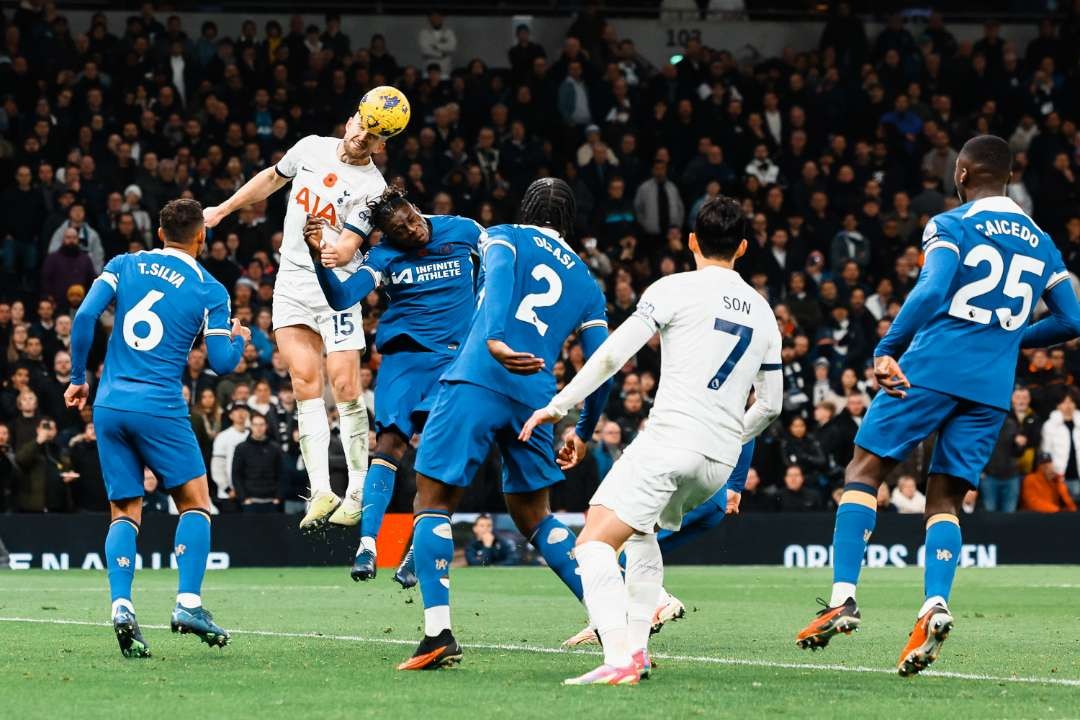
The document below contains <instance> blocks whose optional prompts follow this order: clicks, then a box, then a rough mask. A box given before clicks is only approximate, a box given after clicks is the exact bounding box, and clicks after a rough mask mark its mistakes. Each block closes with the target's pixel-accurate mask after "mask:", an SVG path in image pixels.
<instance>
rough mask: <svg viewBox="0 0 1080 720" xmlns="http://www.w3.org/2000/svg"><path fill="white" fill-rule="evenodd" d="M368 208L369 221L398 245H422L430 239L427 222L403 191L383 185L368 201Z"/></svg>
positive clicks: (429, 226) (404, 246) (405, 246)
mask: <svg viewBox="0 0 1080 720" xmlns="http://www.w3.org/2000/svg"><path fill="white" fill-rule="evenodd" d="M368 210H370V211H371V224H372V225H373V226H374V227H377V228H379V230H380V231H382V234H383V235H384V236H385V237H386V239H387V240H389V241H390V242H391V243H392V244H394V245H397V246H398V247H401V248H406V249H407V248H418V247H423V246H424V245H427V243H428V241H429V240H430V239H431V225H430V224H429V223H428V221H427V220H426V219H425V218H424V216H423V215H421V214H420V212H419V211H418V210H417V209H416V206H414V205H413V204H412V203H411V202H409V201H408V200H407V199H406V198H405V193H403V192H401V191H400V190H398V189H397V188H395V187H393V186H387V188H386V189H385V190H383V193H382V195H380V196H379V197H377V198H375V199H374V200H372V201H371V202H369V203H368Z"/></svg>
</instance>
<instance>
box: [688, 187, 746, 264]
mask: <svg viewBox="0 0 1080 720" xmlns="http://www.w3.org/2000/svg"><path fill="white" fill-rule="evenodd" d="M694 236H695V237H696V238H697V241H698V246H699V247H700V248H701V254H702V255H704V256H705V257H708V258H719V259H721V260H730V259H731V258H732V257H734V256H735V251H736V250H738V249H739V244H740V243H742V241H743V238H745V237H746V216H745V215H743V210H742V206H741V205H740V204H739V203H738V201H736V200H734V199H733V198H729V197H726V196H724V195H719V196H717V197H715V198H713V199H712V200H708V201H706V203H705V204H704V205H702V206H701V210H699V211H698V215H697V218H695V220H694Z"/></svg>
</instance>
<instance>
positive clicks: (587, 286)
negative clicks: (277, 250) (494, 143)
mask: <svg viewBox="0 0 1080 720" xmlns="http://www.w3.org/2000/svg"><path fill="white" fill-rule="evenodd" d="M574 207H575V203H574V195H573V192H572V191H571V189H570V187H569V186H568V185H567V184H566V183H565V182H563V181H562V180H556V179H553V178H542V179H540V180H537V181H535V182H533V183H532V184H531V185H530V186H529V187H528V189H527V190H526V191H525V195H524V197H523V198H522V201H521V211H520V219H521V223H522V224H521V225H496V226H494V227H491V228H489V229H488V230H487V231H486V233H485V234H484V235H482V236H481V243H480V246H481V251H482V253H483V265H484V278H485V279H484V290H483V292H482V293H481V297H482V299H481V301H480V307H479V309H478V310H477V313H476V316H475V317H474V319H473V323H472V326H471V328H470V329H469V334H468V337H467V338H466V340H465V345H464V347H462V349H461V351H460V352H459V353H458V356H457V358H456V359H455V360H454V362H453V364H451V366H450V369H449V370H447V371H446V373H445V374H444V375H443V377H442V380H441V381H440V383H439V390H438V393H437V394H436V397H435V401H434V403H433V405H432V408H431V414H430V416H429V417H428V421H427V424H426V425H425V426H424V441H423V442H422V443H421V444H420V451H419V454H418V456H417V458H416V501H415V505H414V507H415V511H416V512H415V520H414V523H413V551H414V552H415V555H416V574H417V576H418V577H419V579H420V591H421V595H422V596H423V600H424V639H423V640H422V641H421V642H420V646H419V647H418V648H417V650H416V653H415V654H414V655H413V656H412V657H411V658H410V659H409V660H407V661H405V662H403V663H402V664H401V665H399V666H398V668H399V669H401V670H421V669H427V668H434V667H439V666H441V665H446V664H449V663H453V662H457V661H459V660H460V659H461V647H460V646H459V645H458V643H457V641H456V640H455V639H454V635H453V633H452V632H451V630H450V561H451V560H452V559H453V556H454V540H453V535H452V532H451V527H450V514H451V513H452V512H453V511H454V508H455V507H456V506H457V504H458V502H459V501H460V499H461V496H462V494H463V493H464V491H465V487H466V486H467V485H468V484H469V483H470V482H471V481H472V479H473V477H474V476H475V475H476V471H477V469H478V468H479V467H480V464H481V463H482V462H483V461H484V458H486V457H487V455H488V452H489V450H490V449H491V446H492V444H497V445H498V446H499V448H500V450H501V451H502V456H503V464H504V473H503V491H504V492H505V494H506V506H507V509H508V510H509V511H510V515H511V516H512V517H513V518H514V522H515V523H516V524H517V526H518V529H519V530H521V532H522V534H523V535H524V536H525V537H527V538H528V539H529V542H531V543H532V544H533V546H534V547H536V549H537V550H538V551H539V552H540V554H541V555H542V556H543V558H544V560H545V561H546V562H547V564H548V566H550V567H551V569H552V570H554V571H555V572H556V573H557V574H558V575H559V578H560V579H562V581H563V582H564V583H566V585H567V587H569V588H570V590H571V591H572V592H573V593H574V595H575V596H577V597H578V598H579V599H580V598H581V597H582V589H581V578H580V577H579V576H578V574H577V563H576V562H575V561H574V533H573V532H571V531H570V529H569V528H567V527H566V526H565V525H563V524H562V523H561V522H559V521H558V520H557V519H556V518H555V516H554V515H552V514H551V509H550V507H549V504H548V492H549V488H550V487H551V486H552V485H554V484H555V483H557V482H559V481H561V480H562V479H563V474H562V473H561V472H560V471H559V467H558V465H557V464H556V459H555V454H554V452H553V449H552V448H553V446H554V436H553V433H552V431H551V428H544V430H545V432H538V433H536V434H535V435H534V436H533V437H532V438H531V439H530V440H529V441H528V442H522V441H519V440H518V439H517V428H519V427H520V426H521V425H522V423H524V422H525V421H526V420H527V419H528V417H529V414H530V412H531V408H532V407H534V406H535V405H538V404H539V403H541V402H543V401H545V400H546V399H547V398H549V397H551V394H552V393H553V392H554V390H555V377H554V376H553V375H552V373H551V368H552V366H553V365H554V363H555V361H556V359H557V358H558V356H559V352H560V350H561V349H562V346H563V343H564V342H565V341H566V338H567V336H568V335H570V334H571V333H575V332H576V333H578V337H579V339H580V342H581V345H582V349H583V351H584V354H585V356H586V357H588V356H589V355H591V354H592V353H593V351H594V350H595V349H596V348H598V347H599V346H600V344H601V343H602V342H603V341H604V338H606V337H607V319H606V309H605V303H604V296H603V294H601V292H600V289H599V287H598V286H597V284H596V281H595V280H594V279H593V277H592V275H591V274H590V272H589V269H588V267H587V266H586V265H585V264H584V263H583V262H582V261H581V259H580V258H579V257H578V255H577V253H576V252H575V251H574V250H573V248H571V247H570V245H569V244H567V240H566V238H568V237H569V236H570V234H571V233H572V232H573V227H574ZM606 399H607V386H606V385H605V386H603V387H601V388H599V389H598V390H597V391H596V392H594V393H593V394H592V395H591V396H590V397H589V399H588V401H587V402H586V403H585V409H584V411H583V412H582V414H581V418H580V419H579V421H578V424H577V428H576V433H575V436H574V438H573V439H572V440H570V441H568V442H567V443H566V445H565V446H564V447H563V448H562V449H561V450H560V454H559V456H560V463H561V464H571V463H574V462H576V460H577V458H578V457H580V456H581V455H583V454H584V453H585V440H586V439H587V438H590V437H592V432H593V427H594V426H595V425H596V422H597V420H598V419H599V418H600V414H601V411H602V408H603V406H604V402H605V401H606ZM650 610H651V608H650Z"/></svg>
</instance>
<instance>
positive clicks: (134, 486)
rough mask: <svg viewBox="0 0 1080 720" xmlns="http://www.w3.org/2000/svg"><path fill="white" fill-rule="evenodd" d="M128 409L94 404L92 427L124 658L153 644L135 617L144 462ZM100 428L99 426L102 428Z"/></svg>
mask: <svg viewBox="0 0 1080 720" xmlns="http://www.w3.org/2000/svg"><path fill="white" fill-rule="evenodd" d="M128 415H129V413H125V412H123V411H118V410H110V409H108V408H102V407H97V408H94V429H95V430H96V431H97V438H98V457H99V459H100V460H101V474H102V477H103V478H104V479H105V491H106V494H107V495H108V497H109V506H110V515H111V522H110V523H109V530H108V532H107V533H106V535H105V565H106V568H108V577H109V594H110V597H111V600H112V610H111V615H112V619H113V632H114V634H115V635H116V640H117V642H118V643H119V644H120V652H121V654H123V656H124V657H149V656H150V648H149V646H147V644H146V641H145V640H144V639H143V636H142V631H140V630H139V623H138V621H137V620H136V619H135V605H134V603H133V602H132V591H131V588H132V585H133V584H134V582H135V563H136V558H135V555H136V551H137V541H138V536H139V525H140V523H141V522H142V499H143V484H142V477H143V462H142V459H141V458H140V457H139V453H138V450H137V449H136V447H135V443H134V441H133V440H132V438H131V437H129V434H128V423H127V420H128V417H127V416H128ZM98 428H100V429H98Z"/></svg>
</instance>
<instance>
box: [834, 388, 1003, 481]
mask: <svg viewBox="0 0 1080 720" xmlns="http://www.w3.org/2000/svg"><path fill="white" fill-rule="evenodd" d="M1005 415H1006V411H1005V410H1002V409H1001V408H996V407H992V406H990V405H984V404H982V403H977V402H974V401H972V400H964V399H963V398H958V397H956V396H954V395H947V394H945V393H941V392H938V391H936V390H930V389H929V388H924V387H912V388H909V389H908V391H907V397H905V398H898V397H893V396H891V395H888V394H886V393H884V392H880V393H878V394H877V396H876V397H875V398H874V402H872V403H871V404H870V409H869V410H868V411H867V412H866V417H865V418H864V419H863V422H862V426H861V427H860V428H859V432H858V434H857V435H856V436H855V444H856V445H858V446H859V447H861V448H863V449H864V450H869V451H870V452H872V453H874V454H875V455H877V456H879V457H887V458H892V459H893V460H905V459H906V458H907V456H908V454H909V453H910V452H911V451H912V450H913V449H914V448H915V446H916V445H918V444H919V443H920V442H922V441H923V440H925V439H926V438H927V437H928V436H929V435H930V434H931V433H932V432H934V431H937V433H938V436H937V443H936V444H935V445H934V455H933V457H932V458H931V459H930V472H931V473H941V474H943V475H952V476H953V477H958V478H961V479H963V480H967V481H968V483H970V484H971V486H972V487H976V488H977V487H979V476H980V475H982V471H983V468H984V467H986V462H987V461H988V460H989V459H990V453H991V452H992V451H993V449H994V444H995V443H996V442H997V438H998V434H999V433H1000V432H1001V424H1002V423H1003V422H1004V421H1005Z"/></svg>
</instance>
